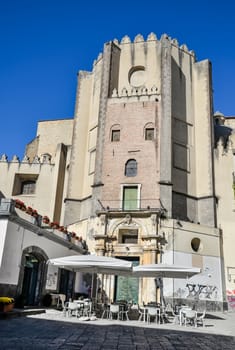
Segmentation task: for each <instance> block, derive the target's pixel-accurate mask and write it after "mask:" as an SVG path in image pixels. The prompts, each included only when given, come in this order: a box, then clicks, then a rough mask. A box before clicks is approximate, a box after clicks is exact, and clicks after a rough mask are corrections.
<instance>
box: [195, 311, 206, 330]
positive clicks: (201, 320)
mask: <svg viewBox="0 0 235 350" xmlns="http://www.w3.org/2000/svg"><path fill="white" fill-rule="evenodd" d="M205 316H206V310H204V311H203V313H202V315H200V316H197V319H196V325H197V326H198V325H200V326H202V327H203V326H204V318H205Z"/></svg>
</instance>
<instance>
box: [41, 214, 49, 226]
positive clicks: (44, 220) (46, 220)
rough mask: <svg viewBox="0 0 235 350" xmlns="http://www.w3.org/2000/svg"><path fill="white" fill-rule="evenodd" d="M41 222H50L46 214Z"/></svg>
mask: <svg viewBox="0 0 235 350" xmlns="http://www.w3.org/2000/svg"><path fill="white" fill-rule="evenodd" d="M42 222H43V223H44V224H49V223H50V219H49V217H48V216H46V215H44V216H43V218H42Z"/></svg>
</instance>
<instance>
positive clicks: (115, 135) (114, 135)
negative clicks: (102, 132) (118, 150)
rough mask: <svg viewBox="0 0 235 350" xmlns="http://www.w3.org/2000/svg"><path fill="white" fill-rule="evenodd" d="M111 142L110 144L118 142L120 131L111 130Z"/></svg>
mask: <svg viewBox="0 0 235 350" xmlns="http://www.w3.org/2000/svg"><path fill="white" fill-rule="evenodd" d="M111 141H112V142H118V141H120V130H112V134H111Z"/></svg>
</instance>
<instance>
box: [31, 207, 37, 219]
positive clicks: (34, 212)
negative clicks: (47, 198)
mask: <svg viewBox="0 0 235 350" xmlns="http://www.w3.org/2000/svg"><path fill="white" fill-rule="evenodd" d="M31 215H32V216H33V217H35V218H37V217H38V212H37V210H36V209H33V211H32V214H31Z"/></svg>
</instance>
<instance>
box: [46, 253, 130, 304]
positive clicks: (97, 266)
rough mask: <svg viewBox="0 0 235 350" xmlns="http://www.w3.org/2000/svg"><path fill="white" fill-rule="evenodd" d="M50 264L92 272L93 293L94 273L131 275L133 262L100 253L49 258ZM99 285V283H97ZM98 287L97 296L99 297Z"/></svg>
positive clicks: (75, 270)
mask: <svg viewBox="0 0 235 350" xmlns="http://www.w3.org/2000/svg"><path fill="white" fill-rule="evenodd" d="M47 263H48V264H51V265H54V266H58V267H61V268H64V269H68V270H72V271H74V272H84V273H91V274H92V286H91V289H92V294H93V285H94V274H97V273H100V274H107V275H129V274H131V273H132V262H131V261H126V260H123V259H117V258H113V257H107V256H100V255H93V254H91V255H71V256H64V257H61V258H55V259H49V260H48V262H47ZM97 287H98V285H97ZM97 287H96V293H95V294H96V298H97Z"/></svg>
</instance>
